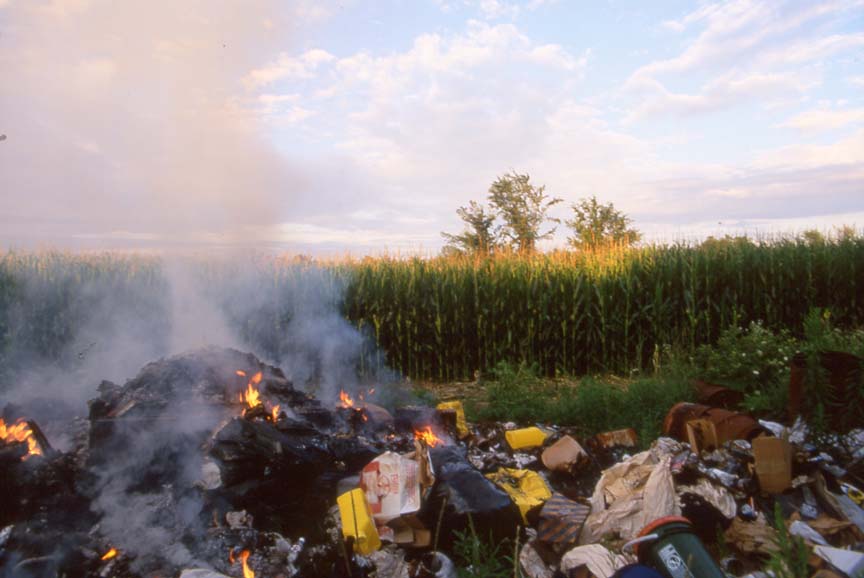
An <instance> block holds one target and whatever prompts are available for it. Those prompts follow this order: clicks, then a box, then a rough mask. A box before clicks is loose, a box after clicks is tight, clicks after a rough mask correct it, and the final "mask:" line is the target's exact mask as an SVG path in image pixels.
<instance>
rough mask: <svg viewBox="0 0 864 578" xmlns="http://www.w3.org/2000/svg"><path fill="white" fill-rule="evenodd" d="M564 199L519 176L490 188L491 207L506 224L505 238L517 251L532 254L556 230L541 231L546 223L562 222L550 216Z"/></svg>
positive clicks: (498, 181)
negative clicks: (553, 209)
mask: <svg viewBox="0 0 864 578" xmlns="http://www.w3.org/2000/svg"><path fill="white" fill-rule="evenodd" d="M560 202H561V199H558V198H554V197H550V196H549V195H547V194H546V187H545V186H543V185H541V186H539V187H538V186H535V185H534V184H532V183H531V178H530V177H529V176H528V175H527V174H525V175H521V174H518V173H515V172H512V173H507V174H506V175H504V176H503V177H498V179H496V180H495V182H494V183H492V186H491V187H489V204H490V205H491V206H492V208H493V209H494V210H495V211H496V212H497V214H498V215H499V216H500V217H501V220H502V221H503V225H502V227H501V235H502V237H503V240H504V241H505V242H507V243H508V244H509V245H510V246H511V247H512V248H513V249H515V250H517V251H520V252H532V251H534V250H535V249H536V248H537V241H539V240H541V239H548V238H549V237H551V236H552V235H553V234H554V233H555V227H552V228H551V229H549V230H547V231H541V228H542V227H543V223H545V222H546V221H552V222H556V223H557V222H559V221H558V219H553V218H550V217H549V216H548V212H549V208H550V207H552V206H553V205H555V204H557V203H560Z"/></svg>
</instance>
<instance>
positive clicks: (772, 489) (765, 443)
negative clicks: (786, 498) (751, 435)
mask: <svg viewBox="0 0 864 578" xmlns="http://www.w3.org/2000/svg"><path fill="white" fill-rule="evenodd" d="M752 443H753V458H754V460H755V463H756V476H757V477H758V479H759V487H760V488H762V491H763V492H767V493H769V494H779V493H782V492H783V491H784V490H786V489H788V488H789V487H790V486H791V485H792V446H791V445H790V444H789V442H788V441H787V440H785V439H782V438H775V437H768V436H760V437H757V438H755V439H754V440H753V442H752Z"/></svg>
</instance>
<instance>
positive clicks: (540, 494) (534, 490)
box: [486, 468, 552, 524]
mask: <svg viewBox="0 0 864 578" xmlns="http://www.w3.org/2000/svg"><path fill="white" fill-rule="evenodd" d="M486 477H487V478H488V479H490V480H492V481H493V482H495V484H496V485H498V486H499V487H500V488H501V489H502V490H504V491H505V492H507V494H509V495H510V499H511V500H513V503H514V504H516V507H517V508H519V513H520V514H522V521H523V522H525V523H526V524H527V523H528V512H530V511H531V510H532V509H534V508H536V507H538V506H542V505H543V503H544V502H545V501H546V500H548V499H549V498H551V497H552V490H550V489H549V486H548V485H547V484H546V480H544V479H543V477H542V476H541V475H540V474H538V473H537V472H532V471H531V470H514V469H511V468H500V469H499V470H498V471H497V472H495V473H494V474H486Z"/></svg>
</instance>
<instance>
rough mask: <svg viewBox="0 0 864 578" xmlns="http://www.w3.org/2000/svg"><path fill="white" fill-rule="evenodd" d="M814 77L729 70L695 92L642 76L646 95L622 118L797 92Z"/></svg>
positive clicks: (705, 108)
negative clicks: (676, 88)
mask: <svg viewBox="0 0 864 578" xmlns="http://www.w3.org/2000/svg"><path fill="white" fill-rule="evenodd" d="M813 82H814V81H812V80H808V79H806V78H802V77H801V76H800V75H798V74H796V73H785V74H781V73H770V74H760V73H751V74H741V73H736V72H732V73H729V74H726V75H723V76H720V77H717V78H715V79H713V80H711V81H709V82H707V83H705V84H704V85H702V86H701V87H700V88H699V91H698V92H696V93H674V92H671V91H669V90H668V89H667V88H666V87H665V86H663V85H662V84H661V83H660V82H658V81H656V80H653V79H648V78H642V79H641V80H640V83H641V88H642V91H643V92H646V93H649V96H647V97H646V99H645V100H644V101H643V102H642V104H640V105H638V106H637V107H635V108H634V109H633V110H631V111H630V113H629V114H628V115H627V116H626V117H625V118H624V122H625V123H630V122H634V121H637V120H641V119H643V118H646V117H651V116H659V115H682V116H686V115H693V114H699V113H707V112H713V111H717V110H721V109H724V108H727V107H729V106H732V105H734V104H740V103H742V102H746V101H750V100H756V99H760V100H762V99H766V98H770V97H772V96H783V97H788V96H789V95H790V94H801V93H803V92H804V91H805V90H806V89H807V88H809V87H810V86H811V85H812V83H813Z"/></svg>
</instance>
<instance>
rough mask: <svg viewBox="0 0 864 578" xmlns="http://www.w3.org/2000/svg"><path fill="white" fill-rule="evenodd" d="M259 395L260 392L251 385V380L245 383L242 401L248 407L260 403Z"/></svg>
mask: <svg viewBox="0 0 864 578" xmlns="http://www.w3.org/2000/svg"><path fill="white" fill-rule="evenodd" d="M260 397H261V394H260V393H259V392H258V390H257V389H256V388H255V386H253V385H252V382H251V381H250V382H249V383H248V384H247V385H246V395H245V396H244V398H245V399H244V401H245V402H246V404H247V405H248V406H249V407H255V406H256V405H258V404H260V403H261V400H260V399H259V398H260Z"/></svg>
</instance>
